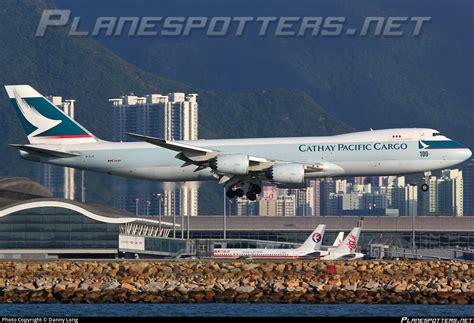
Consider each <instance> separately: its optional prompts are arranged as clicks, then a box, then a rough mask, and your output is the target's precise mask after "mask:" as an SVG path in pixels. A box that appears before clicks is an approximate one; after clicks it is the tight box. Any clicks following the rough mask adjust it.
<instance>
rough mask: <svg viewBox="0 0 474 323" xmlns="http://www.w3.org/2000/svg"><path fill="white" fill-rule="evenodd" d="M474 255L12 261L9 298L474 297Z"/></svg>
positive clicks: (1, 292)
mask: <svg viewBox="0 0 474 323" xmlns="http://www.w3.org/2000/svg"><path fill="white" fill-rule="evenodd" d="M473 267H474V266H473V263H472V262H442V261H325V262H323V261H294V262H248V261H229V262H228V261H225V262H216V261H122V260H117V261H44V262H39V261H36V262H33V261H4V262H0V302H1V303H116V302H147V303H203V302H226V303H233V302H235V303H245V302H250V303H369V304H370V303H378V304H383V303H418V304H473V303H474V293H473V292H474V270H473Z"/></svg>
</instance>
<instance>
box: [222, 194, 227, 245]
mask: <svg viewBox="0 0 474 323" xmlns="http://www.w3.org/2000/svg"><path fill="white" fill-rule="evenodd" d="M226 202H227V201H226V195H225V186H224V219H223V220H224V239H226V230H227V228H226V226H227V223H226V218H225V213H226V204H227V203H226Z"/></svg>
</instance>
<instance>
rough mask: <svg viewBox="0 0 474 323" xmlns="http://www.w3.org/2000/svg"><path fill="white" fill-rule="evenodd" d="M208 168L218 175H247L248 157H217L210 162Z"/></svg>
mask: <svg viewBox="0 0 474 323" xmlns="http://www.w3.org/2000/svg"><path fill="white" fill-rule="evenodd" d="M210 167H211V168H212V169H214V170H216V171H218V172H220V173H225V174H234V175H247V174H248V173H249V156H248V155H241V154H227V155H226V154H223V155H218V156H217V157H216V158H214V159H213V160H211V162H210Z"/></svg>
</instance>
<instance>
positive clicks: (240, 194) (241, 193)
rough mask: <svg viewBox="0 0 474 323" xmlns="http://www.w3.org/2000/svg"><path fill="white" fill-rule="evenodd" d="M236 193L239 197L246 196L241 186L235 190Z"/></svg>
mask: <svg viewBox="0 0 474 323" xmlns="http://www.w3.org/2000/svg"><path fill="white" fill-rule="evenodd" d="M234 193H235V195H237V196H238V197H242V196H244V190H243V189H241V188H238V189H236V190H235V191H234Z"/></svg>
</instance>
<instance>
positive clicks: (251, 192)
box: [226, 184, 262, 201]
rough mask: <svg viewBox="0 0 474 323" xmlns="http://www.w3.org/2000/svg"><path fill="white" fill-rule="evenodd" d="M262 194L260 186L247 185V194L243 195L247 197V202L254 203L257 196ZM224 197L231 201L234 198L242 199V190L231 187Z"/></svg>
mask: <svg viewBox="0 0 474 323" xmlns="http://www.w3.org/2000/svg"><path fill="white" fill-rule="evenodd" d="M260 193H262V188H261V187H260V185H257V184H249V186H248V190H247V193H245V196H246V197H247V199H248V200H250V201H255V200H256V199H257V195H258V194H260ZM226 195H227V197H228V198H229V199H233V198H234V197H236V196H237V197H242V196H244V191H243V190H242V188H240V187H238V188H235V187H231V188H229V189H228V190H227V192H226Z"/></svg>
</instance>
